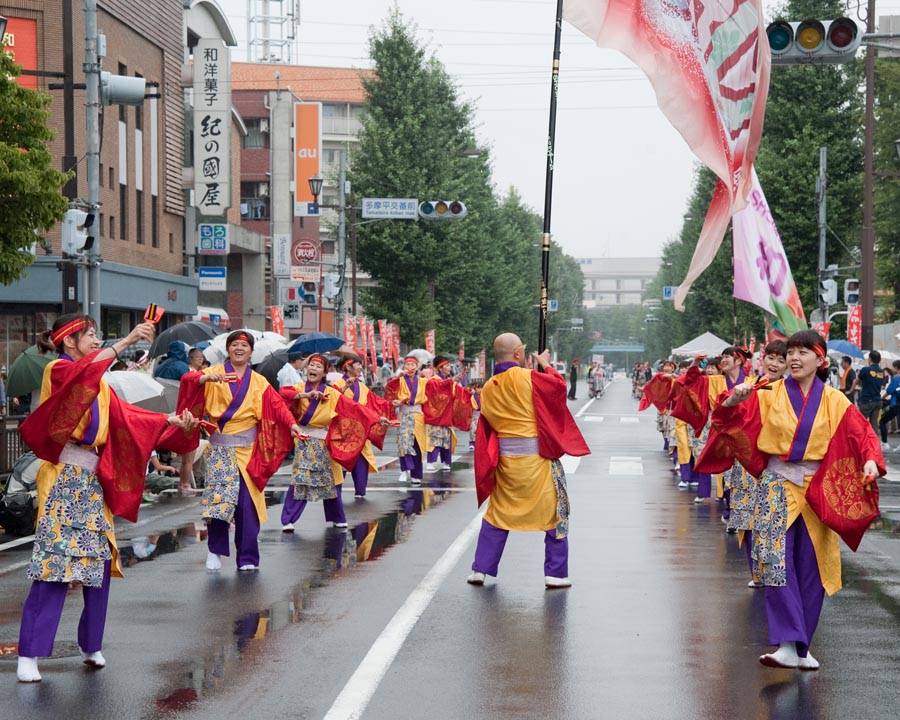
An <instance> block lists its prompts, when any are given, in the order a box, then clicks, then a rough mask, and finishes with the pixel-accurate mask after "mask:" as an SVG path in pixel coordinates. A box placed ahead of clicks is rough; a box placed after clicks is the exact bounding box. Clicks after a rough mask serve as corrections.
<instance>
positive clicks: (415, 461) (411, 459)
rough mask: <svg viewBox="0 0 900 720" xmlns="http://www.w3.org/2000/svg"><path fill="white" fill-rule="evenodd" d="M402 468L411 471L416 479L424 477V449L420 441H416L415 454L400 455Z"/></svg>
mask: <svg viewBox="0 0 900 720" xmlns="http://www.w3.org/2000/svg"><path fill="white" fill-rule="evenodd" d="M400 469H401V470H407V471H409V474H410V475H411V476H412V477H414V478H415V479H416V480H421V479H422V451H421V450H420V449H419V443H416V452H415V453H414V454H413V455H401V456H400Z"/></svg>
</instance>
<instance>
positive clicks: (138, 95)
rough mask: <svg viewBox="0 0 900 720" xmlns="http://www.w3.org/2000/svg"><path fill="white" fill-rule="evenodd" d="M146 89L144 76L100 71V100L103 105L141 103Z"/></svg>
mask: <svg viewBox="0 0 900 720" xmlns="http://www.w3.org/2000/svg"><path fill="white" fill-rule="evenodd" d="M146 90H147V81H146V80H144V78H141V77H128V76H126V75H113V74H112V73H108V72H101V73H100V101H101V102H102V103H103V104H104V105H141V104H142V103H143V102H144V95H145V93H146Z"/></svg>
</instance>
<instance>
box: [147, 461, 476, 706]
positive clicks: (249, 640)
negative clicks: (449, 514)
mask: <svg viewBox="0 0 900 720" xmlns="http://www.w3.org/2000/svg"><path fill="white" fill-rule="evenodd" d="M453 467H454V469H456V468H457V464H454V466H453ZM460 467H461V465H460ZM455 487H456V486H455V485H454V484H453V483H452V482H451V480H450V478H449V477H447V478H445V479H441V478H438V477H434V478H429V477H427V476H426V478H425V481H424V483H423V485H422V486H421V487H419V488H416V489H415V490H408V491H407V493H406V495H405V496H404V497H402V498H401V499H400V501H399V503H398V504H397V506H396V508H395V509H394V510H392V511H390V512H387V513H385V514H383V515H381V517H379V518H377V519H373V520H368V521H366V522H362V523H358V524H356V525H353V526H351V527H349V528H346V529H337V528H328V529H327V530H326V537H325V544H324V551H323V554H322V558H321V563H320V565H319V567H318V568H317V569H315V570H314V571H313V572H312V573H310V574H309V575H307V576H306V577H305V578H304V579H303V581H302V582H300V583H299V584H298V585H296V586H294V588H293V589H292V590H291V592H290V593H289V595H288V596H287V597H285V598H283V599H282V600H281V601H278V602H276V603H275V604H273V605H272V606H270V607H267V608H261V609H260V610H259V611H258V612H253V613H248V614H246V615H243V616H242V617H239V618H237V619H236V620H235V621H234V624H233V627H232V634H231V637H230V638H228V639H226V640H225V641H224V642H223V643H221V644H220V645H219V646H218V647H217V648H213V649H211V650H210V651H208V652H207V654H206V655H204V656H202V657H198V658H195V659H193V660H191V661H188V662H187V663H186V664H185V665H184V667H183V669H182V670H180V671H178V672H177V675H180V678H179V679H178V680H175V682H174V683H173V686H174V687H173V689H172V690H171V691H170V692H168V693H167V694H165V695H162V696H160V697H159V698H158V699H157V701H156V707H157V709H159V710H162V711H164V712H165V713H177V712H179V711H184V710H188V709H191V708H193V707H195V706H196V704H197V703H198V702H200V701H202V699H203V696H204V695H207V694H209V693H212V692H215V691H216V690H218V689H219V688H222V687H225V686H227V685H228V684H229V683H230V681H231V679H232V678H233V677H234V676H235V675H236V674H237V673H240V672H241V669H242V667H244V666H243V665H242V664H241V658H242V657H243V656H247V655H254V654H259V653H260V652H261V651H262V648H263V647H264V643H265V642H266V640H267V639H268V638H270V637H272V636H273V635H274V634H276V633H277V632H278V631H279V630H282V629H284V628H286V627H289V626H290V625H294V624H296V623H299V622H302V621H303V617H304V616H303V611H304V609H305V608H306V607H307V606H308V604H309V601H310V598H311V595H312V593H313V592H315V590H316V589H318V588H320V587H323V586H325V585H326V584H327V583H328V582H329V581H330V580H331V579H333V578H335V577H339V576H341V577H346V575H347V573H350V572H353V569H354V568H355V567H356V566H359V565H362V564H363V563H366V562H370V561H373V560H377V559H378V558H380V557H381V556H382V555H384V554H385V552H387V550H388V549H389V548H391V547H392V546H394V545H396V544H397V543H402V542H404V541H405V540H406V539H407V537H408V536H409V532H410V529H411V527H412V523H413V518H415V516H417V515H421V514H422V513H424V512H427V511H428V510H430V509H432V508H434V507H437V506H438V505H440V504H441V503H442V502H443V501H444V500H445V499H447V498H448V497H450V496H451V495H453V494H455V493H454V492H453V490H454V489H455ZM397 489H398V491H402V490H404V488H397ZM182 531H185V534H179V532H181V531H173V534H172V539H171V541H170V540H169V539H168V538H166V539H165V540H163V542H160V541H155V542H156V547H155V548H153V550H152V552H151V553H150V554H149V555H148V558H152V557H155V556H156V555H157V554H160V553H164V552H172V551H173V550H167V548H169V547H175V549H178V547H177V546H178V545H179V543H181V542H183V541H184V540H185V539H186V538H191V535H190V529H189V528H183V529H182ZM165 535H166V534H163V535H162V536H160V539H161V540H162V539H163V538H164V536H165ZM204 537H205V530H204ZM151 539H152V536H151ZM133 540H134V539H133ZM188 542H196V540H194V539H190V540H188ZM138 547H139V548H142V547H143V546H142V544H141V543H139V544H138ZM132 550H133V547H132ZM138 552H139V553H141V552H143V550H142V549H141V550H139V551H138ZM141 559H142V558H139V561H140V560H141ZM143 559H146V558H143ZM169 667H171V665H170V666H169Z"/></svg>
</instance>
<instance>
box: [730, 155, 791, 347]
mask: <svg viewBox="0 0 900 720" xmlns="http://www.w3.org/2000/svg"><path fill="white" fill-rule="evenodd" d="M751 172H752V185H751V187H750V196H749V198H748V200H749V204H748V205H747V207H746V208H744V209H743V210H739V211H738V212H736V213H735V214H734V217H733V218H732V219H731V228H732V236H733V240H734V296H735V297H736V298H738V299H739V300H745V301H746V302H749V303H753V304H754V305H758V306H759V307H761V308H762V309H763V310H765V311H766V312H769V313H771V314H772V315H774V316H775V322H774V329H775V330H776V332H780V333H782V334H784V335H785V336H786V337H790V336H791V335H793V334H794V333H795V332H800V331H801V330H806V328H807V323H806V315H805V314H804V312H803V305H802V304H801V302H800V295H799V293H798V292H797V284H796V283H795V282H794V276H793V275H792V274H791V267H790V265H789V264H788V260H787V256H786V255H785V254H784V246H783V245H782V244H781V236H779V234H778V228H777V227H775V220H774V219H773V218H772V213H771V212H770V210H769V205H768V203H767V202H766V196H765V194H764V193H763V190H762V186H761V185H760V184H759V178H758V177H757V175H756V169H755V168H751Z"/></svg>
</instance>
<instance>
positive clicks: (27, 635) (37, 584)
mask: <svg viewBox="0 0 900 720" xmlns="http://www.w3.org/2000/svg"><path fill="white" fill-rule="evenodd" d="M111 566H112V561H110V560H107V561H106V562H105V563H104V566H103V584H102V585H101V586H100V587H85V586H82V588H81V595H82V597H83V598H84V609H83V610H82V611H81V620H79V621H78V647H80V648H81V649H82V650H83V651H84V652H86V653H94V652H100V650H101V649H102V647H103V630H104V628H105V627H106V608H107V606H108V605H109V574H110V568H111ZM68 590H69V583H66V582H43V581H41V580H35V581H34V582H33V583H31V590H30V591H29V592H28V597H27V598H26V599H25V606H24V607H23V608H22V626H21V627H20V628H19V655H21V656H22V657H49V656H50V655H52V654H53V641H54V640H55V639H56V630H57V628H59V620H60V618H61V617H62V611H63V605H64V604H65V602H66V593H67V592H68Z"/></svg>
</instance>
